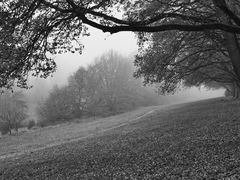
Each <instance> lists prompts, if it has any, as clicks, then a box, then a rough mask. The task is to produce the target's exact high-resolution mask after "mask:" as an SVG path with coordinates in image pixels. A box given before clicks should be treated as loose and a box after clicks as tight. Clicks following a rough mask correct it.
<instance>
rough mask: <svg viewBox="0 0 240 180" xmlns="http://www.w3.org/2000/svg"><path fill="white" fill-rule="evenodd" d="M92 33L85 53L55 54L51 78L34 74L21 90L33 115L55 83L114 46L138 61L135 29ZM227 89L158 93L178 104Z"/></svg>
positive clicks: (60, 83) (33, 116) (161, 99)
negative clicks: (55, 65) (26, 86)
mask: <svg viewBox="0 0 240 180" xmlns="http://www.w3.org/2000/svg"><path fill="white" fill-rule="evenodd" d="M89 31H90V34H91V36H88V37H83V39H82V44H84V49H83V52H82V54H79V53H65V54H58V55H56V56H54V59H55V62H56V64H57V70H56V72H55V73H53V74H52V76H50V77H48V78H47V79H43V78H38V77H30V78H29V85H32V86H33V87H32V88H31V89H27V90H25V89H23V90H21V91H22V92H23V93H24V95H25V99H26V102H27V105H28V111H29V112H28V114H29V118H30V119H35V120H37V119H38V116H37V113H36V108H37V107H38V106H39V104H40V103H42V102H43V101H44V100H45V99H46V98H47V97H48V95H49V92H50V91H51V90H52V89H53V87H54V86H55V85H57V86H59V87H62V86H64V85H66V84H67V81H68V78H69V77H70V76H71V75H72V74H73V73H74V72H75V71H77V70H78V69H79V67H85V68H86V67H88V65H90V64H92V63H93V62H94V60H95V59H96V58H97V57H99V56H101V55H102V54H104V53H107V52H109V51H110V50H113V51H115V52H118V53H119V54H121V55H122V56H124V57H129V58H131V59H132V61H134V55H135V54H136V53H137V50H138V46H137V39H136V38H135V35H134V33H132V32H121V33H117V34H113V35H110V34H108V33H103V32H102V31H100V30H97V29H94V28H91V27H89ZM224 91H225V90H224V89H218V90H213V89H207V88H205V87H201V88H182V89H181V90H179V91H178V92H176V93H175V94H173V95H172V94H170V95H166V96H163V95H157V96H156V97H157V98H158V102H159V104H161V105H162V104H177V103H184V102H190V101H197V100H202V99H208V98H214V97H220V96H223V95H224ZM156 94H157V93H156Z"/></svg>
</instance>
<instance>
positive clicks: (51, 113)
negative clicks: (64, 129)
mask: <svg viewBox="0 0 240 180" xmlns="http://www.w3.org/2000/svg"><path fill="white" fill-rule="evenodd" d="M73 102H74V98H73V96H72V94H71V92H70V91H69V89H68V87H62V88H59V87H58V86H55V87H54V88H53V89H52V91H51V92H50V94H49V96H48V98H47V99H46V101H45V102H44V103H43V104H41V105H40V106H39V107H38V115H39V116H40V118H41V121H43V122H44V123H46V124H54V123H59V122H64V121H68V120H69V119H71V118H73Z"/></svg>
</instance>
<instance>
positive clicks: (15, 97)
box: [0, 92, 27, 134]
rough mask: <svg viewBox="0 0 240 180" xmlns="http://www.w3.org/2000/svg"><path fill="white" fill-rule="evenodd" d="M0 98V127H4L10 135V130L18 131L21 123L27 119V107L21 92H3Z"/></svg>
mask: <svg viewBox="0 0 240 180" xmlns="http://www.w3.org/2000/svg"><path fill="white" fill-rule="evenodd" d="M0 98H1V99H0V114H1V116H0V126H1V124H2V125H3V126H5V127H6V128H7V132H8V133H9V134H11V133H12V132H11V130H12V129H15V130H16V131H18V128H19V127H20V125H21V122H22V121H23V120H24V119H26V118H27V105H26V102H25V101H24V100H23V94H22V93H21V92H15V93H11V92H5V93H4V94H1V97H0Z"/></svg>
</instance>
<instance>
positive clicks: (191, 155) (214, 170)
mask: <svg viewBox="0 0 240 180" xmlns="http://www.w3.org/2000/svg"><path fill="white" fill-rule="evenodd" d="M152 110H154V111H152ZM149 112H151V113H149ZM131 115H132V116H131ZM120 117H122V118H120ZM131 120H133V121H131ZM115 121H116V122H115ZM84 123H86V124H87V122H84ZM84 123H83V124H82V125H81V124H80V123H79V124H78V123H73V124H68V125H60V126H58V127H51V128H46V129H44V130H43V132H41V133H42V134H41V133H40V132H38V131H35V132H29V134H23V135H20V136H17V137H16V136H14V137H4V138H3V139H1V140H0V152H1V156H2V158H0V179H4V180H5V179H240V102H239V101H231V100H229V99H224V98H218V99H211V100H206V101H199V102H195V103H188V104H183V105H175V106H170V107H164V108H162V107H149V108H146V109H141V110H138V111H135V112H132V113H130V114H128V113H126V114H123V115H119V116H116V117H110V118H106V119H100V120H98V121H96V122H95V121H94V122H91V123H93V124H94V123H98V124H95V125H93V126H92V128H90V129H91V130H89V131H88V128H87V127H88V126H87V125H86V124H84ZM91 123H90V124H91ZM96 125H98V128H96ZM70 127H71V128H70ZM114 127H115V128H114ZM54 129H55V131H53V130H54ZM56 129H57V130H56ZM61 129H62V133H63V135H62V136H61V133H60V132H61ZM75 129H81V130H79V131H78V130H76V131H75ZM53 132H55V133H56V132H57V133H56V135H54V138H53V140H48V138H47V137H48V135H47V134H48V133H49V136H53V134H52V133H53ZM84 132H85V133H84ZM37 133H40V134H37ZM69 134H70V135H69ZM34 135H35V136H34ZM25 136H26V137H25ZM28 136H33V137H31V139H32V140H26V142H25V141H24V139H25V138H27V137H28ZM41 136H43V137H42V139H45V140H42V141H40V140H39V139H41V138H40V137H41ZM66 137H67V138H66ZM83 137H84V138H83ZM29 138H30V137H29ZM28 142H29V144H30V145H29V144H28ZM30 142H31V143H33V142H36V144H37V145H36V147H35V146H34V145H32V144H31V143H30ZM16 144H17V145H18V146H20V147H21V145H23V146H24V147H25V148H23V149H22V150H16V149H17V145H16ZM26 144H28V145H26ZM39 144H40V145H39ZM39 147H40V148H39ZM11 148H12V149H11ZM29 149H30V150H29ZM10 151H12V152H13V153H12V155H11V156H8V155H9V152H10ZM20 152H21V153H20ZM24 152H27V153H24ZM14 153H19V154H14Z"/></svg>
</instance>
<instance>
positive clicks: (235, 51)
mask: <svg viewBox="0 0 240 180" xmlns="http://www.w3.org/2000/svg"><path fill="white" fill-rule="evenodd" d="M225 39H226V46H227V50H228V54H229V57H230V60H231V63H232V65H233V69H234V72H235V74H236V76H237V78H238V82H240V46H239V43H238V40H237V36H236V35H235V34H231V33H225Z"/></svg>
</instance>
